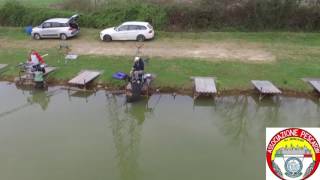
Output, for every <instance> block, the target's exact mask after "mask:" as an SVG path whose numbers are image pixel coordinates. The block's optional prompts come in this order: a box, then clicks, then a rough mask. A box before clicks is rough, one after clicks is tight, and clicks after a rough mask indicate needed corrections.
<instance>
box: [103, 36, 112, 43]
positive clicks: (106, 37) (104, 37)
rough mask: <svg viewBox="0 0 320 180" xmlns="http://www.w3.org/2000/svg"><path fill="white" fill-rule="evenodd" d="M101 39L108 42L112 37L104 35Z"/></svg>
mask: <svg viewBox="0 0 320 180" xmlns="http://www.w3.org/2000/svg"><path fill="white" fill-rule="evenodd" d="M103 41H105V42H110V41H112V37H111V36H110V35H104V36H103Z"/></svg>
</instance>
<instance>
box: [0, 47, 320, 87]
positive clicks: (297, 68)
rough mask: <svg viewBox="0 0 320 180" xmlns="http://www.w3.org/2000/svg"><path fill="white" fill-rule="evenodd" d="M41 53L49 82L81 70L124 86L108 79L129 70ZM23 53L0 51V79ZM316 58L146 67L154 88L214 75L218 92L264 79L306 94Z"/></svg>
mask: <svg viewBox="0 0 320 180" xmlns="http://www.w3.org/2000/svg"><path fill="white" fill-rule="evenodd" d="M41 53H43V54H44V53H49V56H48V57H46V60H47V63H48V64H50V65H52V66H57V67H58V68H59V70H58V71H56V72H55V73H53V74H51V75H50V78H51V79H55V80H68V79H70V78H71V77H73V76H75V75H76V74H77V73H78V72H79V71H81V70H83V69H98V70H102V71H103V72H104V73H103V75H102V76H101V77H100V78H99V79H98V81H99V82H100V83H105V84H108V85H111V86H114V87H118V86H122V85H124V82H120V81H117V80H114V79H112V78H111V75H112V74H113V73H115V72H117V71H123V72H128V71H129V70H130V68H131V63H132V60H131V58H130V57H102V56H81V57H80V58H79V59H78V60H76V61H71V62H68V63H67V64H65V62H64V59H63V55H62V54H61V53H59V51H58V50H55V49H50V50H47V51H42V52H41ZM26 54H27V50H23V49H16V50H14V51H7V50H4V49H2V50H0V63H6V64H10V66H9V67H8V68H7V69H6V71H5V72H3V73H2V76H9V77H13V76H17V75H18V69H17V68H16V67H15V65H16V64H18V63H19V62H22V61H24V59H25V57H26ZM318 57H319V56H312V55H311V56H308V57H306V58H305V59H304V60H303V61H301V60H294V59H280V60H278V61H276V62H274V63H266V64H264V63H243V62H239V61H216V62H208V61H199V60H197V61H196V60H194V59H174V60H163V59H159V58H154V59H152V60H150V63H149V64H148V65H147V66H146V71H147V72H152V73H155V74H156V75H157V79H156V81H155V86H157V87H166V88H175V89H181V88H182V87H184V88H189V89H190V88H191V86H192V84H191V81H190V76H216V77H218V80H217V84H218V88H219V89H220V90H230V89H248V88H251V85H250V80H253V79H267V80H271V81H272V82H274V83H275V84H276V85H277V86H279V87H281V88H285V89H291V90H296V91H301V92H305V91H309V90H311V89H310V87H309V86H308V85H307V84H306V83H304V82H303V81H302V80H301V78H302V77H320V63H319V60H318Z"/></svg>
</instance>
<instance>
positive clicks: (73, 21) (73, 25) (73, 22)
mask: <svg viewBox="0 0 320 180" xmlns="http://www.w3.org/2000/svg"><path fill="white" fill-rule="evenodd" d="M78 19H79V14H75V15H73V16H71V17H70V19H69V21H68V24H69V25H70V27H71V28H72V29H74V30H79V29H80V28H79V26H78V24H77V20H78Z"/></svg>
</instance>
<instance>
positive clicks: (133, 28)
mask: <svg viewBox="0 0 320 180" xmlns="http://www.w3.org/2000/svg"><path fill="white" fill-rule="evenodd" d="M138 29H139V26H136V25H129V31H130V30H138Z"/></svg>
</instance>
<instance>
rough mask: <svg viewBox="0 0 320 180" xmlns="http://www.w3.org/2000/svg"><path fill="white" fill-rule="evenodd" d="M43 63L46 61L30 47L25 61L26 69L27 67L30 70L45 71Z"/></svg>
mask: <svg viewBox="0 0 320 180" xmlns="http://www.w3.org/2000/svg"><path fill="white" fill-rule="evenodd" d="M45 64H46V63H45V61H44V59H43V58H42V57H41V56H40V54H39V53H38V52H37V51H35V50H34V49H32V50H31V51H30V53H29V57H28V61H27V63H26V66H27V69H29V70H30V71H31V72H33V71H42V72H43V73H45V68H44V67H45Z"/></svg>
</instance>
